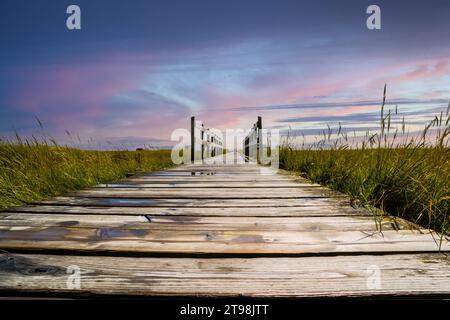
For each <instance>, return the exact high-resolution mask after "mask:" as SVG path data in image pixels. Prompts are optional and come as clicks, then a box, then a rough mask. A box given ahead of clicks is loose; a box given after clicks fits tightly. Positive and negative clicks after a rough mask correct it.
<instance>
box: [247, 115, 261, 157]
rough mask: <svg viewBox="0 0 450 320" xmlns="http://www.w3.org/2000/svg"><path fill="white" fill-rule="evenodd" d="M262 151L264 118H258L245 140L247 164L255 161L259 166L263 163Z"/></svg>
mask: <svg viewBox="0 0 450 320" xmlns="http://www.w3.org/2000/svg"><path fill="white" fill-rule="evenodd" d="M262 150H263V148H262V118H261V117H258V120H257V121H256V123H254V124H253V127H252V128H251V129H250V132H249V133H248V134H247V136H246V137H245V138H244V158H245V162H249V161H250V160H251V159H254V160H256V162H257V163H258V164H259V163H261V158H262Z"/></svg>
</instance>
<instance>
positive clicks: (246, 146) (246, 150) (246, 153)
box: [244, 136, 250, 162]
mask: <svg viewBox="0 0 450 320" xmlns="http://www.w3.org/2000/svg"><path fill="white" fill-rule="evenodd" d="M249 142H250V141H249V137H248V136H247V137H245V139H244V156H245V162H248V161H249V157H250V148H249Z"/></svg>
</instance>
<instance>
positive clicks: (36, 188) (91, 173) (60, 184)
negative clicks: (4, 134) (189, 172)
mask: <svg viewBox="0 0 450 320" xmlns="http://www.w3.org/2000/svg"><path fill="white" fill-rule="evenodd" d="M172 165H173V164H172V161H171V157H170V150H141V151H125V150H123V151H121V150H119V151H90V150H80V149H77V148H73V147H67V146H58V145H57V144H56V142H55V141H53V140H51V139H46V138H42V139H36V138H34V137H33V138H32V139H30V140H23V139H21V138H20V136H18V135H17V136H16V138H15V139H14V140H2V139H0V190H1V192H0V208H7V207H12V206H17V205H21V204H24V203H28V202H32V201H36V200H40V199H43V198H46V197H50V196H55V195H59V194H62V193H64V192H67V191H71V190H78V189H81V188H84V187H88V186H93V185H96V184H99V183H105V182H108V181H114V180H117V179H121V178H124V177H125V176H126V175H127V174H129V173H138V172H143V171H153V170H160V169H163V168H167V167H170V166H172Z"/></svg>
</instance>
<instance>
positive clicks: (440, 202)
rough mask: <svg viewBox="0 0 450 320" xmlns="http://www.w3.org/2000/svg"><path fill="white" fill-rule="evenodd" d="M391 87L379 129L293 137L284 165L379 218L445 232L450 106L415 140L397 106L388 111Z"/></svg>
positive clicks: (449, 198) (449, 223)
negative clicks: (357, 134) (358, 137)
mask: <svg viewBox="0 0 450 320" xmlns="http://www.w3.org/2000/svg"><path fill="white" fill-rule="evenodd" d="M385 101H386V86H385V87H384V92H383V102H382V105H381V108H380V130H379V132H377V133H375V134H369V132H367V134H366V136H365V137H364V139H363V140H362V141H358V142H357V143H354V142H352V139H351V138H349V137H348V134H347V133H344V131H343V130H342V127H341V125H339V128H337V129H336V130H335V131H333V130H332V129H331V128H330V127H329V126H328V130H326V131H325V132H324V133H323V135H322V136H321V137H320V139H316V141H315V142H314V143H312V144H311V145H306V144H305V143H302V145H301V147H295V146H294V144H293V141H294V138H295V137H293V136H292V135H290V136H289V135H288V138H287V139H286V141H285V143H284V144H283V147H282V148H281V150H280V166H281V167H282V168H284V169H286V170H291V171H294V172H297V173H299V174H300V175H302V176H304V177H306V178H308V179H310V180H312V181H314V182H317V183H320V184H323V185H326V186H328V187H330V188H331V189H334V190H338V191H341V192H344V193H347V194H349V195H350V196H352V197H353V198H354V199H358V200H359V202H361V203H362V204H363V205H365V206H367V207H369V208H371V209H373V210H372V211H373V212H374V214H376V216H377V217H380V216H383V215H385V214H390V215H394V216H399V217H402V218H405V219H407V220H410V221H412V222H415V223H417V224H419V225H421V226H424V227H427V228H432V229H434V230H436V231H438V232H440V233H441V235H445V234H449V231H450V149H449V136H450V125H449V124H450V115H449V109H450V103H449V107H448V108H447V111H446V112H445V113H444V112H441V113H440V114H439V115H436V117H435V118H434V119H433V120H432V121H431V122H430V123H428V124H427V125H426V126H425V128H424V130H423V132H422V133H421V134H420V135H418V136H415V137H411V135H410V134H409V133H408V132H406V131H405V120H404V117H403V118H402V121H401V122H400V124H401V126H400V127H401V129H400V130H398V128H396V129H394V128H393V125H392V124H393V117H394V116H395V117H398V114H397V113H398V110H397V107H395V109H393V110H389V111H387V112H386V110H385Z"/></svg>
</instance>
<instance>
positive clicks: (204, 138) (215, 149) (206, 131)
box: [191, 116, 224, 163]
mask: <svg viewBox="0 0 450 320" xmlns="http://www.w3.org/2000/svg"><path fill="white" fill-rule="evenodd" d="M198 122H200V121H198ZM196 130H198V131H199V132H200V136H198V135H196V134H195V131H196ZM196 144H199V145H201V154H202V155H201V159H202V161H203V160H204V155H205V146H206V152H207V154H208V156H211V157H214V156H216V155H219V154H221V153H223V149H224V147H223V139H222V137H220V136H219V135H217V134H215V133H214V132H213V131H212V130H211V129H210V128H205V125H204V123H203V122H201V126H199V125H197V122H196V121H195V117H194V116H192V117H191V162H192V163H194V162H195V145H196Z"/></svg>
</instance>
